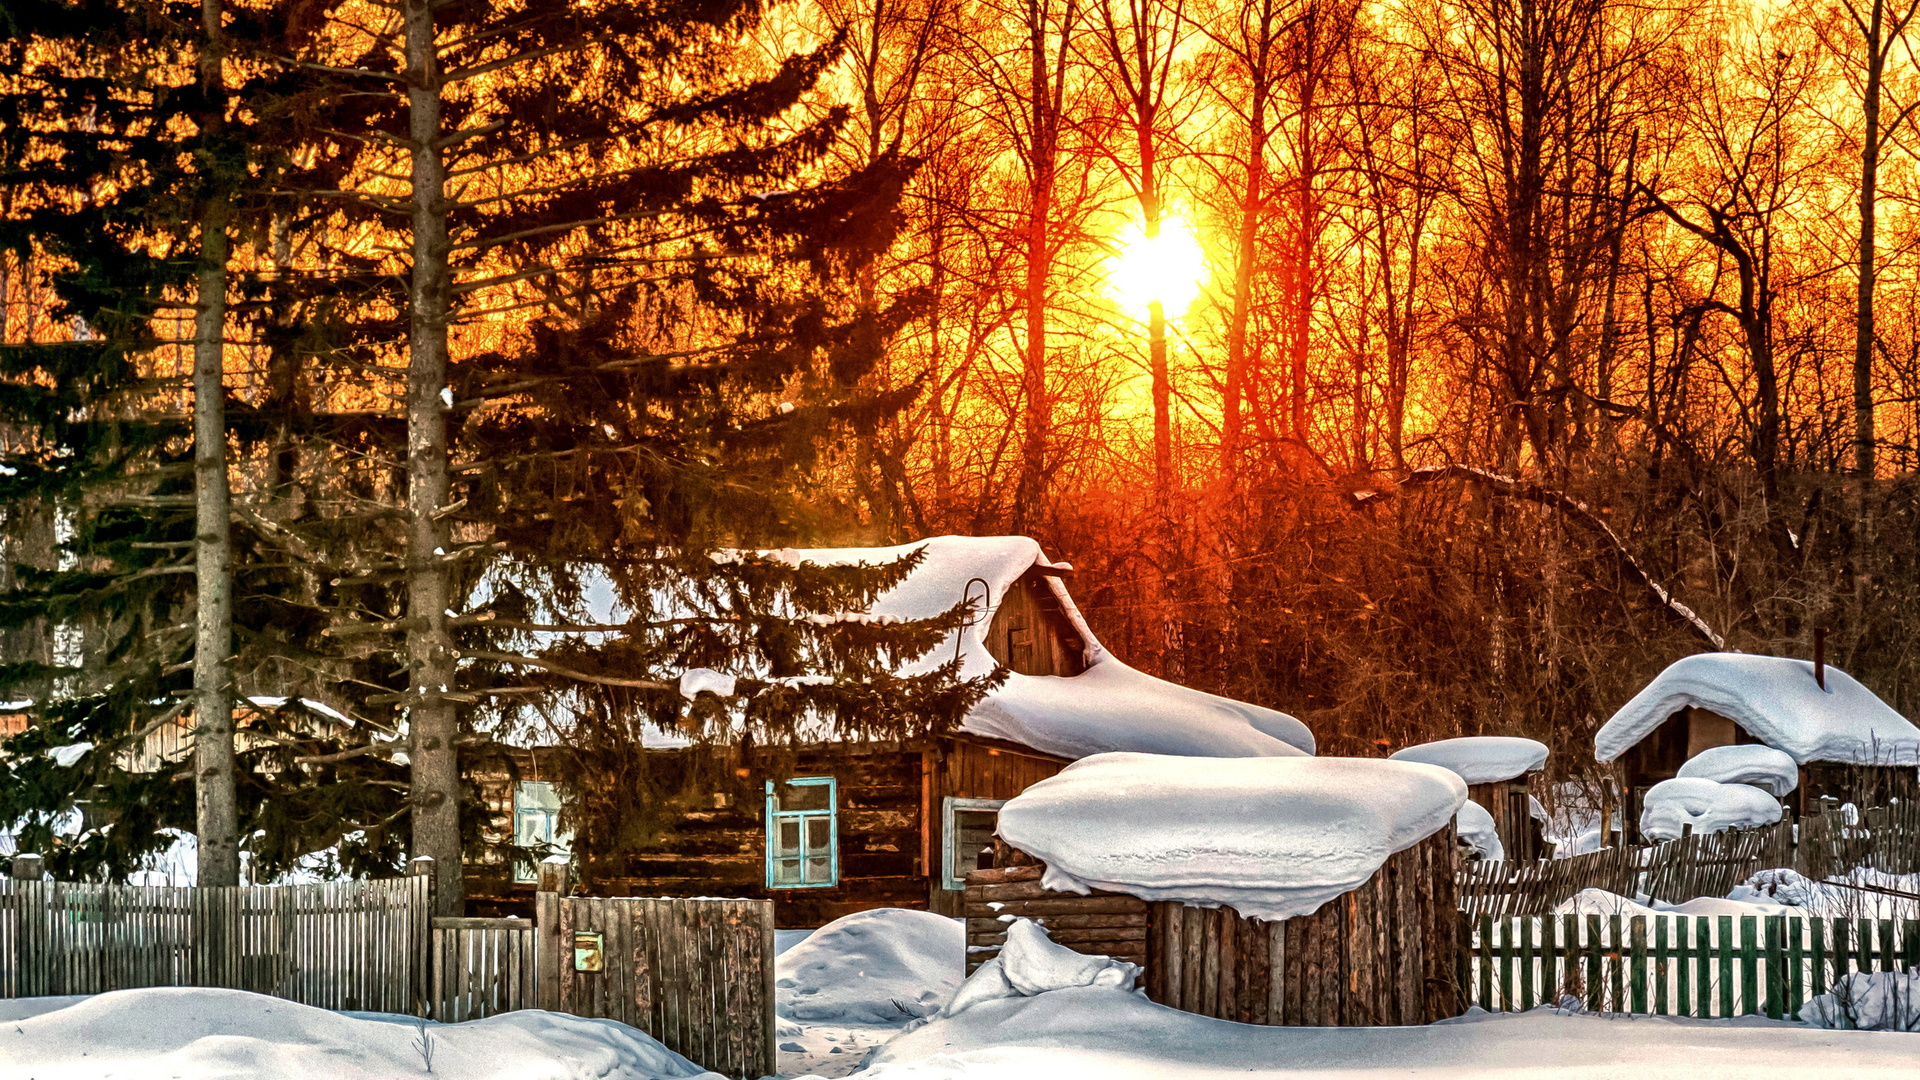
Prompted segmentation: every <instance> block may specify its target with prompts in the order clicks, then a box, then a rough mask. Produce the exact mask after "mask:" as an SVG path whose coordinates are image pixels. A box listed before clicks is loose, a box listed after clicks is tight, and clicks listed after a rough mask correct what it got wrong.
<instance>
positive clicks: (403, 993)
mask: <svg viewBox="0 0 1920 1080" xmlns="http://www.w3.org/2000/svg"><path fill="white" fill-rule="evenodd" d="M430 888H431V884H430V880H429V879H428V878H426V877H410V878H399V879H395V880H392V881H344V882H328V883H325V884H318V885H282V886H267V885H261V886H237V887H228V888H213V887H208V888H191V887H172V886H145V885H101V884H74V883H68V882H57V881H22V880H14V879H0V997H37V996H42V995H52V994H97V993H103V992H106V991H109V990H126V989H136V988H142V987H153V986H219V987H227V988H230V989H235V990H250V991H253V992H254V993H260V994H270V995H272V996H274V997H280V998H286V999H288V1000H290V1001H298V1002H300V1003H302V1004H306V1005H314V1006H318V1007H320V1008H323V1009H364V1010H369V1011H376V1012H401V1013H416V1012H418V1011H419V1010H420V1007H421V1004H422V999H423V997H424V990H425V987H424V980H423V977H424V975H425V973H426V971H427V967H428V960H429V958H430V954H429V952H428V949H429V942H428V938H427V933H426V927H427V919H428V916H429V912H430V910H431V905H432V897H431V893H430V891H429V890H430Z"/></svg>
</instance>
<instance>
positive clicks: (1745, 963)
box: [1740, 915, 1760, 1016]
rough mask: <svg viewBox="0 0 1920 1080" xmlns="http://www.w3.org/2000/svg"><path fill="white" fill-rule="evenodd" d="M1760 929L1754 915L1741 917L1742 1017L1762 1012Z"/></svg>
mask: <svg viewBox="0 0 1920 1080" xmlns="http://www.w3.org/2000/svg"><path fill="white" fill-rule="evenodd" d="M1758 937H1759V933H1758V927H1757V926H1756V925H1755V919H1754V917H1753V916H1752V915H1742V916H1740V1015H1742V1016H1751V1015H1753V1014H1756V1013H1758V1012H1759V1011H1760V980H1759V941H1758V940H1757V939H1758Z"/></svg>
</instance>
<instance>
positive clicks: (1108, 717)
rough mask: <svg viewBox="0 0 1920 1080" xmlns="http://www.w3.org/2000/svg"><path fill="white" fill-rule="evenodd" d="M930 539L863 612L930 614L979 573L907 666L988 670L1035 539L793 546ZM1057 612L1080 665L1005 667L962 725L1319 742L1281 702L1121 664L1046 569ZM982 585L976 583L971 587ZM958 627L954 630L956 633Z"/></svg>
mask: <svg viewBox="0 0 1920 1080" xmlns="http://www.w3.org/2000/svg"><path fill="white" fill-rule="evenodd" d="M919 548H925V549H926V557H925V558H924V559H922V560H921V562H920V565H919V566H918V567H916V568H915V569H914V571H913V572H912V573H911V574H908V575H907V576H906V578H905V579H903V580H902V581H900V582H899V583H897V584H896V585H895V586H894V587H893V588H891V589H889V590H887V592H885V593H884V594H882V595H881V596H880V597H879V599H877V600H876V601H874V604H873V606H872V607H871V608H869V609H868V610H867V611H866V612H864V613H863V614H865V615H868V616H893V617H897V618H902V619H925V618H931V617H933V616H935V615H939V614H941V613H943V612H945V611H947V610H948V609H950V608H952V607H953V606H954V605H956V604H958V603H960V600H961V598H962V596H964V595H965V594H966V590H967V586H968V583H969V582H971V581H972V580H973V579H974V578H979V579H981V580H982V581H984V582H986V586H987V588H986V594H987V603H986V607H985V608H984V609H983V610H982V611H981V612H980V615H979V617H978V618H976V619H974V621H973V623H972V625H970V626H965V627H962V628H960V629H958V630H956V631H954V632H953V633H952V634H949V635H948V636H947V639H946V640H945V641H944V642H942V643H941V644H940V645H939V646H937V647H936V648H935V649H934V650H933V651H932V652H930V653H928V654H927V655H925V656H923V657H921V658H920V659H919V660H918V661H916V662H915V663H913V664H910V665H907V667H906V668H905V669H904V670H903V674H916V673H918V672H920V671H925V670H927V669H929V668H932V667H935V666H937V665H939V664H941V663H945V662H946V661H949V660H951V659H953V656H954V650H955V649H956V647H957V648H958V649H959V652H960V657H961V661H962V669H961V673H960V674H961V677H962V678H973V677H975V676H979V675H985V674H987V673H988V672H990V671H992V670H993V667H994V663H995V661H994V659H993V656H992V654H990V653H989V652H988V651H987V628H988V626H989V624H991V623H992V621H993V614H994V612H995V611H997V610H999V607H1000V601H1001V599H1002V598H1003V597H1005V596H1006V594H1007V590H1008V589H1010V588H1011V587H1012V586H1013V584H1014V582H1016V581H1018V580H1019V579H1020V577H1021V575H1023V574H1025V573H1026V572H1027V571H1028V570H1029V569H1030V568H1032V567H1034V566H1035V565H1038V566H1043V567H1044V566H1048V565H1050V564H1049V563H1048V562H1047V561H1046V558H1045V556H1044V555H1043V554H1042V553H1041V551H1040V545H1039V543H1037V542H1036V541H1034V540H1032V539H1029V538H1028V537H1024V536H936V537H933V538H931V539H928V540H921V541H916V542H914V543H911V544H902V545H900V546H898V547H888V548H812V549H802V550H798V551H794V552H793V553H792V556H793V557H794V558H795V559H797V560H798V561H801V562H808V563H813V564H815V565H817V566H846V565H855V564H859V563H867V564H876V565H877V564H883V563H890V562H894V561H896V560H898V559H900V558H903V557H905V556H906V555H907V554H908V553H910V552H912V551H914V550H916V549H919ZM1046 582H1047V584H1048V586H1049V587H1050V588H1051V589H1052V590H1053V595H1054V598H1055V599H1056V600H1058V601H1059V602H1060V608H1061V611H1062V612H1063V613H1064V614H1065V615H1066V617H1067V620H1068V621H1069V622H1070V623H1072V625H1073V628H1074V631H1075V632H1076V633H1078V634H1079V635H1080V638H1081V640H1082V641H1084V642H1085V643H1086V654H1085V659H1086V662H1087V670H1086V671H1084V672H1082V673H1081V674H1079V675H1075V676H1071V677H1061V676H1052V675H1021V674H1019V673H1017V672H1016V673H1013V674H1010V675H1009V676H1008V677H1007V681H1006V682H1005V683H1003V684H1002V685H1001V686H1000V687H999V688H997V689H995V690H993V691H991V692H989V693H988V694H987V696H986V698H984V699H983V700H982V701H980V702H979V704H977V705H975V706H974V707H973V711H972V712H970V713H969V714H968V715H967V717H966V719H965V720H963V721H962V722H961V724H960V726H961V728H962V729H963V730H965V731H970V732H972V733H974V734H976V735H984V736H988V737H990V738H996V739H1005V740H1007V741H1009V742H1016V743H1020V744H1021V745H1023V746H1031V747H1033V748H1034V749H1035V750H1040V751H1042V752H1045V753H1049V754H1058V755H1059V756H1061V757H1066V758H1081V757H1086V756H1087V755H1089V754H1099V753H1106V752H1110V751H1138V752H1142V753H1154V754H1176V755H1189V756H1194V757H1296V756H1300V755H1303V754H1311V753H1313V750H1314V743H1313V733H1312V732H1311V731H1309V730H1307V726H1306V725H1305V724H1302V723H1301V722H1300V721H1298V720H1296V719H1294V718H1293V717H1291V716H1288V715H1287V714H1286V713H1283V712H1278V711H1276V710H1273V709H1265V708H1261V707H1260V706H1258V705H1249V704H1246V703H1245V702H1240V701H1234V700H1233V699H1231V698H1224V697H1220V696H1218V695H1215V694H1209V693H1206V692H1204V691H1200V690H1194V689H1191V688H1188V687H1185V686H1178V685H1175V684H1174V683H1170V682H1165V681H1163V680H1160V679H1156V678H1154V677H1153V676H1151V675H1147V674H1144V673H1142V672H1139V671H1135V670H1134V669H1133V668H1130V667H1128V666H1127V665H1125V664H1123V663H1121V662H1120V661H1119V660H1118V659H1117V658H1115V657H1114V655H1113V654H1112V653H1109V652H1108V651H1107V650H1106V649H1105V648H1103V647H1102V646H1101V645H1100V642H1099V640H1098V639H1097V638H1095V637H1094V636H1093V631H1092V629H1090V628H1089V627H1088V626H1087V621H1086V619H1084V618H1083V617H1081V615H1080V610H1079V609H1078V608H1077V607H1075V606H1074V603H1073V598H1072V597H1071V596H1068V595H1067V590H1066V587H1065V586H1064V585H1063V584H1061V582H1060V579H1059V578H1057V577H1048V578H1046ZM980 592H981V590H980V587H979V586H978V585H975V586H974V595H975V596H978V595H979V594H980ZM956 638H957V640H956Z"/></svg>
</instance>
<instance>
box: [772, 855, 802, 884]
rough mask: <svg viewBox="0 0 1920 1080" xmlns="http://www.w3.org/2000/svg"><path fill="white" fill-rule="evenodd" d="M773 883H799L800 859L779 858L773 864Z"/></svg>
mask: <svg viewBox="0 0 1920 1080" xmlns="http://www.w3.org/2000/svg"><path fill="white" fill-rule="evenodd" d="M773 883H774V884H775V885H798V884H800V860H799V859H780V860H777V861H776V862H775V863H774V864H773Z"/></svg>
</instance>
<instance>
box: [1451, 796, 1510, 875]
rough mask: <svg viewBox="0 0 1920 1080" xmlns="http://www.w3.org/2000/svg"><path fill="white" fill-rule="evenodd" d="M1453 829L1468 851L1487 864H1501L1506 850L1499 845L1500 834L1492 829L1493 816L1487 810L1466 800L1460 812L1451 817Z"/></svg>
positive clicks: (1461, 805) (1505, 855) (1470, 800)
mask: <svg viewBox="0 0 1920 1080" xmlns="http://www.w3.org/2000/svg"><path fill="white" fill-rule="evenodd" d="M1453 827H1454V829H1455V830H1456V831H1457V832H1458V833H1459V834H1460V842H1461V843H1463V844H1465V845H1467V848H1468V850H1470V851H1472V852H1473V853H1474V854H1475V855H1478V856H1480V857H1481V858H1482V859H1485V860H1486V861H1488V862H1503V861H1505V860H1506V857H1507V849H1506V848H1505V847H1504V846H1502V845H1501V843H1500V833H1499V832H1498V831H1497V830H1495V829H1494V827H1493V815H1492V814H1489V813H1487V808H1486V807H1484V806H1481V805H1480V804H1479V803H1477V802H1474V801H1473V800H1472V799H1468V800H1467V801H1466V802H1463V803H1461V804H1460V812H1459V813H1457V814H1455V815H1454V816H1453Z"/></svg>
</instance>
